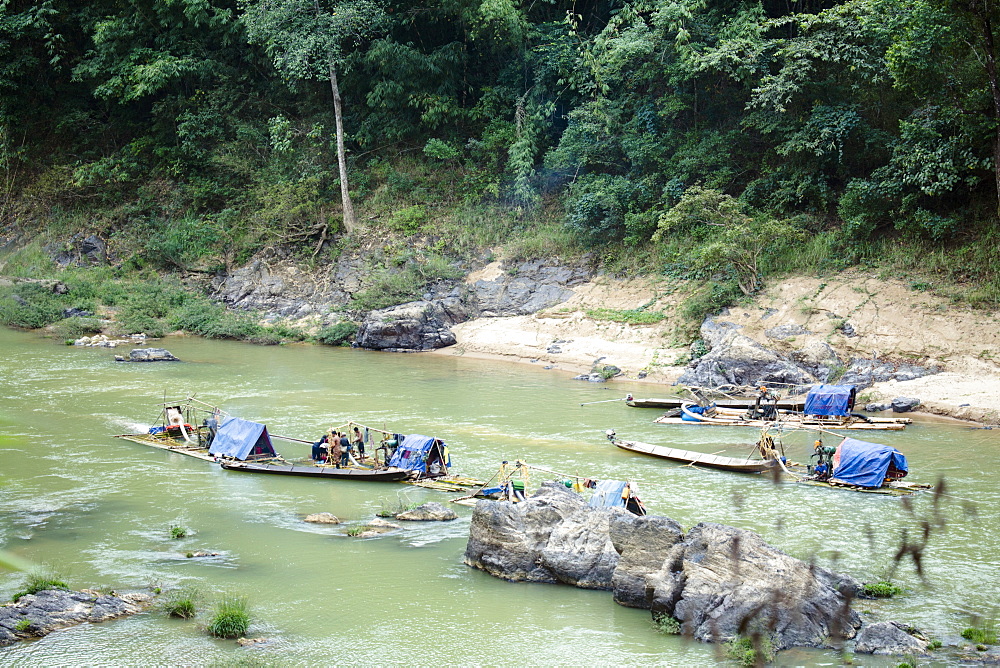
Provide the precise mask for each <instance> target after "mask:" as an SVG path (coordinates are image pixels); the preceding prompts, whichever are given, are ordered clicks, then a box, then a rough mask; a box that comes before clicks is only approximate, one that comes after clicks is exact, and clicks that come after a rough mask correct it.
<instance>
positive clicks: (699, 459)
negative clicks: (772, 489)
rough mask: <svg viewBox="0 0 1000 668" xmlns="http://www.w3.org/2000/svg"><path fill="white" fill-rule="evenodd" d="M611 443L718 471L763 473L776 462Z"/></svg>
mask: <svg viewBox="0 0 1000 668" xmlns="http://www.w3.org/2000/svg"><path fill="white" fill-rule="evenodd" d="M613 443H614V444H615V445H616V446H618V447H619V448H621V449H622V450H628V451H629V452H635V453H638V454H641V455H650V456H652V457H658V458H660V459H668V460H670V461H672V462H682V463H684V464H690V465H692V466H704V467H705V468H710V469H718V470H720V471H733V472H736V473H764V472H766V471H770V470H772V469H773V468H774V467H775V464H776V463H775V462H774V461H762V460H754V459H750V460H747V459H741V458H738V457H719V456H718V455H710V454H705V453H702V452H693V451H691V450H678V449H677V448H667V447H664V446H662V445H651V444H649V443H640V442H638V441H613Z"/></svg>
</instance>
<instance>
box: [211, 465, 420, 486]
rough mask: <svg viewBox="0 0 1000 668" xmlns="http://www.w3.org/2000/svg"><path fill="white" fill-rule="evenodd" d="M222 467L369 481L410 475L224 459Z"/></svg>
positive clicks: (405, 472)
mask: <svg viewBox="0 0 1000 668" xmlns="http://www.w3.org/2000/svg"><path fill="white" fill-rule="evenodd" d="M220 464H221V465H222V468H224V469H226V470H227V471H244V472H246V473H270V474H273V475H294V476H303V477H307V478H325V479H327V480H367V481H369V482H399V481H400V480H406V478H407V477H409V471H404V470H402V469H396V468H390V469H381V470H378V469H363V468H341V469H338V468H337V467H335V466H315V465H309V464H305V465H295V464H291V465H273V464H252V463H250V462H236V461H222V462H220Z"/></svg>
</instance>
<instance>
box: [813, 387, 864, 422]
mask: <svg viewBox="0 0 1000 668" xmlns="http://www.w3.org/2000/svg"><path fill="white" fill-rule="evenodd" d="M854 393H855V389H854V386H853V385H816V386H815V387H813V388H812V389H811V390H809V394H807V395H806V405H805V409H804V410H803V411H802V412H803V413H805V414H806V415H839V416H847V415H850V414H851V411H852V410H854Z"/></svg>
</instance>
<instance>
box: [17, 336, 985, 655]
mask: <svg viewBox="0 0 1000 668" xmlns="http://www.w3.org/2000/svg"><path fill="white" fill-rule="evenodd" d="M163 344H164V345H165V347H167V348H168V349H170V350H171V351H172V352H173V353H174V354H176V355H177V356H178V357H180V358H181V359H183V360H184V362H183V363H173V364H171V363H159V364H118V363H115V362H113V361H112V360H113V354H114V351H111V350H105V349H81V348H70V347H65V346H61V345H57V344H56V343H54V342H52V341H49V340H45V339H40V338H38V337H37V336H35V335H32V334H26V333H20V332H13V331H9V330H0V359H2V365H0V387H2V389H3V391H2V393H0V430H2V431H0V457H2V460H0V461H2V466H0V518H2V522H0V547H2V548H3V549H6V550H9V551H11V552H13V553H14V554H16V555H18V556H21V557H24V558H26V559H29V560H32V561H34V562H36V563H44V564H48V565H50V566H51V567H53V568H55V569H57V570H58V571H59V572H60V573H62V574H63V575H64V577H65V579H66V580H67V581H68V582H69V584H71V585H72V586H74V587H76V588H82V587H94V586H96V587H108V588H112V587H118V588H127V587H143V586H150V585H154V586H161V587H165V588H172V587H179V586H185V585H195V586H197V587H199V588H200V589H201V591H203V592H204V593H205V595H206V598H207V599H209V600H211V599H212V598H213V597H214V596H217V595H218V594H220V593H223V592H236V593H241V594H245V595H247V596H248V597H249V598H250V601H251V604H252V606H253V611H254V623H253V627H252V629H251V633H252V635H254V636H265V637H268V638H272V639H273V642H272V643H271V644H270V645H268V646H266V647H264V648H260V649H255V650H247V649H241V648H238V647H237V646H236V645H235V643H234V642H233V641H226V640H216V639H212V638H209V637H208V636H207V635H206V634H205V633H204V631H203V625H204V623H205V619H206V615H202V616H201V617H200V618H199V619H198V620H195V621H194V622H186V621H177V620H170V619H166V618H164V617H163V616H162V615H161V614H157V613H155V612H151V613H149V614H143V615H138V616H136V617H133V618H130V619H127V620H122V621H117V622H111V623H106V624H98V625H82V626H78V627H75V628H72V629H67V630H64V631H60V632H57V633H54V634H52V635H50V636H48V637H46V638H44V639H42V640H39V641H36V642H32V643H22V644H20V645H17V646H13V647H9V648H5V649H0V663H4V664H13V665H40V664H44V665H51V664H91V663H93V664H113V665H123V664H130V665H135V664H187V665H190V664H209V663H215V662H231V661H235V660H240V659H242V658H246V657H247V656H248V655H250V656H253V657H257V658H260V659H265V660H268V661H274V662H276V663H281V664H292V665H294V664H322V663H337V662H339V663H348V662H350V663H379V664H385V663H431V662H435V663H439V662H444V663H458V664H472V663H475V664H491V665H492V664H500V663H514V662H518V663H527V664H553V663H560V664H564V663H577V662H581V661H583V662H587V663H592V664H594V663H596V664H639V663H643V664H646V663H654V664H664V665H674V666H676V665H712V664H714V663H716V662H717V661H718V658H719V657H718V655H717V654H716V653H715V650H714V649H713V648H712V647H709V646H706V645H702V644H698V643H692V642H688V641H686V640H684V639H682V638H677V637H666V636H662V635H659V634H657V633H655V632H654V631H653V629H652V627H651V623H650V617H649V613H648V612H644V611H639V610H631V609H626V608H623V607H620V606H618V605H615V604H614V603H613V602H612V600H611V596H610V594H609V593H607V592H594V591H584V590H578V589H574V588H571V587H563V586H553V585H530V584H512V583H508V582H503V581H500V580H497V579H495V578H492V577H490V576H488V575H485V574H483V573H480V572H477V571H474V570H471V569H469V568H467V567H466V566H464V565H463V564H462V553H463V551H464V548H465V543H466V539H467V535H468V523H469V517H470V515H471V512H472V511H471V509H470V508H465V507H462V506H454V507H455V509H456V511H457V512H458V513H459V515H460V519H459V520H458V521H456V522H451V523H432V524H428V525H423V524H421V525H417V526H410V525H407V526H406V527H405V529H403V530H401V531H398V532H394V533H390V534H386V535H384V536H382V537H379V538H377V539H369V540H356V539H351V538H348V537H346V536H345V535H344V534H345V530H346V527H344V526H340V527H329V526H320V525H312V524H307V523H305V522H303V521H302V518H303V517H304V516H305V515H306V514H309V513H314V512H324V511H326V512H332V513H334V514H335V515H337V516H338V517H340V518H342V519H343V520H345V521H346V522H347V523H348V526H350V524H352V523H353V524H359V523H364V522H365V521H366V520H368V519H370V518H372V517H373V516H374V514H375V513H376V512H377V511H378V510H380V509H381V508H383V507H389V506H396V505H397V504H399V503H400V502H406V503H410V502H423V501H430V500H435V501H442V502H444V501H447V499H449V498H451V497H453V496H455V495H454V494H448V493H443V492H436V491H431V490H424V489H419V488H414V487H411V486H406V485H400V484H392V483H356V482H339V483H338V482H330V481H316V480H309V479H295V478H284V477H278V476H274V477H271V476H265V477H260V476H253V475H249V474H240V473H235V472H227V471H223V470H221V469H219V468H218V467H217V466H214V465H211V464H209V463H207V462H204V461H200V460H197V459H193V458H190V457H185V456H182V455H179V454H176V453H169V452H163V451H159V450H155V449H153V448H149V447H145V446H142V445H139V444H135V443H130V442H127V441H122V440H119V439H115V438H112V437H111V436H112V435H113V434H118V433H125V432H130V431H135V430H139V429H144V428H145V427H147V426H148V425H150V424H152V423H154V421H155V420H156V418H157V415H158V412H159V406H158V404H159V403H161V402H162V401H163V398H164V396H166V397H167V398H168V399H176V398H179V397H181V398H182V397H184V396H187V395H189V394H190V395H195V396H197V397H198V398H200V399H202V400H204V401H206V402H209V403H212V404H218V405H220V406H221V407H222V408H223V409H224V410H226V411H228V412H229V413H232V414H234V415H239V416H241V417H244V418H248V419H253V420H258V421H262V422H265V423H266V424H267V425H268V428H269V430H270V432H271V433H273V434H280V435H286V436H292V437H296V438H303V439H312V438H315V437H316V436H318V435H319V434H320V433H321V432H322V431H323V430H325V429H326V428H329V427H330V426H333V425H339V424H343V423H344V422H346V421H347V420H349V419H354V420H356V421H358V422H361V423H363V424H368V425H370V426H373V427H379V428H382V427H384V428H386V429H388V430H390V431H398V432H402V433H423V434H429V435H435V436H439V437H441V438H444V439H445V440H446V441H447V442H448V443H449V445H450V446H451V451H452V457H453V461H454V462H455V465H456V466H455V470H456V471H457V472H458V473H461V474H465V475H471V476H476V477H480V478H483V477H489V476H490V475H492V474H493V473H494V472H495V471H496V469H497V467H498V466H499V463H500V462H501V461H502V460H505V459H506V460H513V459H518V458H521V459H526V460H527V461H528V462H529V463H532V464H535V465H537V466H541V467H545V468H548V469H551V470H554V471H557V472H559V473H564V474H579V475H587V476H592V477H597V478H617V479H623V478H630V479H633V480H635V481H637V482H638V483H639V486H640V489H641V491H642V493H643V498H644V499H645V501H646V504H647V506H648V508H649V509H650V512H652V513H657V514H664V515H669V516H670V517H673V518H675V519H676V520H677V521H679V522H680V523H681V524H683V525H685V526H688V527H690V526H693V525H694V524H696V523H698V522H701V521H713V522H723V523H728V524H733V525H735V526H739V527H744V528H748V529H752V530H754V531H758V532H760V533H761V534H762V535H763V536H764V537H765V539H767V540H768V541H770V542H771V543H773V544H774V545H776V546H778V547H780V548H781V549H782V550H784V551H786V552H788V553H790V554H793V555H795V556H797V557H800V558H803V559H814V560H816V561H818V562H819V563H821V564H823V565H826V566H830V567H833V568H835V569H838V570H842V571H844V572H847V573H850V574H852V575H854V576H855V577H858V578H859V579H862V580H872V579H874V578H876V577H877V576H878V575H880V574H882V573H883V572H884V571H885V570H886V569H888V568H889V567H890V566H891V565H892V563H893V562H892V555H893V554H894V553H895V551H896V549H897V548H898V546H899V544H900V540H901V535H902V534H903V532H907V533H908V535H909V536H910V539H911V540H912V539H914V538H917V537H919V532H920V526H921V522H922V521H923V520H925V519H929V520H932V521H933V522H934V523H935V524H936V525H937V524H942V525H943V527H942V528H940V529H938V528H935V531H934V532H933V534H932V536H931V539H930V541H929V543H928V545H927V547H926V550H925V552H924V559H923V574H922V576H921V575H918V574H917V572H916V571H915V569H914V567H913V565H912V562H910V561H906V562H904V564H903V566H902V567H900V568H899V569H898V571H897V573H896V576H895V578H896V580H897V581H898V582H900V583H901V584H903V585H904V586H905V587H907V589H908V590H909V593H908V594H907V595H906V596H903V597H899V598H897V599H894V600H892V601H888V602H884V603H883V602H879V603H870V602H863V603H862V604H861V606H860V608H861V609H862V610H865V611H869V612H871V613H872V614H873V615H875V616H877V617H878V618H881V619H885V618H891V619H898V620H903V621H907V622H910V623H913V624H915V625H917V626H918V627H921V628H923V629H925V630H927V631H929V632H931V633H932V634H934V635H938V636H942V637H945V638H947V637H948V635H949V634H950V635H954V634H955V633H956V632H957V631H958V630H960V629H961V628H963V627H964V626H965V625H966V622H967V615H968V613H969V612H970V611H972V612H982V611H990V610H991V609H992V606H994V605H995V601H996V599H997V585H996V584H995V583H996V582H997V580H998V578H1000V562H998V557H997V554H998V553H1000V532H998V528H1000V511H998V509H1000V503H998V500H1000V499H998V497H1000V492H998V490H997V486H996V483H995V480H994V478H993V473H992V471H993V469H994V457H995V453H996V451H997V445H998V441H1000V438H998V436H1000V433H998V432H993V431H985V430H973V429H970V428H969V427H968V426H966V425H963V424H960V423H953V422H946V421H940V420H930V419H927V420H922V421H918V422H917V423H916V424H914V425H913V426H911V427H910V428H908V429H907V430H906V431H905V432H902V433H889V432H883V433H868V434H865V435H862V436H861V438H866V439H868V440H877V441H879V442H883V443H886V444H889V445H893V446H895V447H898V448H900V449H901V450H903V451H904V453H905V454H906V455H907V457H908V459H909V462H910V467H911V472H912V473H911V478H912V479H915V480H919V481H926V482H934V481H935V480H936V479H937V478H938V477H939V476H945V478H946V480H947V490H948V495H947V496H945V497H942V502H941V504H940V507H939V510H938V515H934V507H933V503H932V501H933V497H932V496H931V495H930V494H922V495H919V496H917V497H916V498H915V499H914V501H913V503H912V504H905V503H903V502H901V500H900V499H898V498H891V497H880V496H874V495H867V494H857V493H850V492H843V491H834V490H827V489H818V488H812V487H805V486H796V485H781V486H777V487H776V486H774V485H772V484H770V483H769V482H768V481H767V480H765V479H762V478H761V477H759V476H740V475H735V474H727V473H721V472H712V471H705V470H701V469H696V468H692V467H684V466H678V465H675V464H671V463H669V462H663V461H659V460H655V459H652V458H647V457H643V456H639V455H635V454H632V453H627V452H624V451H620V450H618V449H616V448H614V447H613V446H611V445H609V444H608V443H607V441H606V440H605V438H604V431H605V429H607V428H609V427H610V428H615V429H616V430H617V431H618V433H619V434H620V435H621V436H623V437H626V438H634V439H636V440H645V441H650V442H654V443H661V444H665V445H672V446H674V447H680V448H686V449H692V450H701V451H703V452H716V451H724V454H730V455H738V454H739V453H746V452H747V451H748V447H749V444H750V443H752V442H753V440H755V437H756V434H755V432H754V431H753V430H742V429H731V428H706V427H697V426H693V425H692V426H687V425H680V426H659V425H654V424H652V419H653V418H654V417H655V416H656V415H657V413H656V411H649V410H644V409H632V408H628V407H626V406H625V405H624V404H623V402H621V401H609V402H607V403H595V404H589V405H585V406H581V403H584V402H594V401H601V400H605V399H618V398H621V397H624V395H625V394H626V393H627V392H632V393H634V394H635V395H636V396H650V395H655V394H663V393H665V392H666V391H667V390H666V389H665V388H657V387H655V386H647V385H638V384H634V383H621V382H614V383H609V384H607V385H595V384H590V383H583V382H579V381H572V380H570V377H569V375H568V374H565V373H562V372H560V371H557V370H544V369H542V368H540V367H536V366H534V365H512V364H506V363H501V362H490V361H482V360H471V359H463V358H461V357H441V356H425V355H417V354H387V353H374V352H364V351H357V350H350V349H341V348H328V347H313V346H303V345H296V346H281V347H258V346H250V345H247V344H240V343H227V342H214V341H204V340H200V339H196V338H181V339H169V340H166V341H165V342H163ZM119 352H120V351H119ZM811 442H812V436H809V435H805V434H796V435H792V436H789V437H787V438H786V445H787V447H788V448H789V455H790V456H791V457H792V458H793V459H799V460H802V459H804V458H805V457H806V456H807V448H808V446H809V444H810V443H811ZM832 442H833V441H832V439H831V443H832ZM275 443H276V447H277V448H278V449H279V451H281V452H282V453H283V454H285V455H286V456H288V457H301V456H305V455H306V454H307V451H308V447H309V446H307V445H304V444H297V443H288V442H282V441H276V442H275ZM541 477H545V476H540V477H539V479H541ZM938 520H940V522H939V521H938ZM171 525H183V526H185V527H188V528H190V529H191V530H192V531H193V533H192V535H190V536H189V537H187V538H184V539H181V540H172V539H171V538H170V536H169V528H170V526H171ZM197 550H207V551H213V552H219V553H220V555H219V556H217V557H211V558H204V559H201V558H196V559H189V558H187V557H186V556H185V553H186V552H189V551H197ZM21 580H22V576H21V575H20V574H16V573H0V598H7V597H9V595H10V594H11V593H13V592H14V591H16V589H17V587H18V585H19V584H20V582H21ZM782 657H783V658H780V659H779V661H780V662H783V663H787V664H789V665H792V664H814V665H822V664H829V663H831V662H833V663H836V662H838V661H839V656H838V655H837V654H836V653H833V652H819V651H798V650H797V651H795V652H791V653H785V654H783V655H782ZM897 662H898V661H896V660H880V659H874V660H872V659H870V658H868V657H866V660H865V664H866V665H886V666H894V665H896V663H897Z"/></svg>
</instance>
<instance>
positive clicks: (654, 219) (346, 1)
mask: <svg viewBox="0 0 1000 668" xmlns="http://www.w3.org/2000/svg"><path fill="white" fill-rule="evenodd" d="M998 23H1000V8H998V7H997V6H995V5H994V4H992V3H987V2H982V0H914V1H912V2H899V1H898V0H849V1H847V2H836V1H834V0H764V1H761V2H736V1H732V0H635V1H631V2H629V1H624V0H577V1H575V2H569V1H565V0H530V1H528V0H525V1H520V0H414V1H412V2H404V1H400V0H384V1H381V2H380V1H377V0H342V1H335V0H240V1H237V0H90V1H88V2H77V1H72V0H0V53H2V56H0V100H2V103H0V104H2V117H0V123H2V125H0V164H2V168H3V191H2V196H0V215H2V218H3V224H4V228H5V229H6V230H7V235H6V236H8V238H11V237H13V236H16V235H17V234H20V235H22V236H21V237H20V238H21V240H22V242H23V239H24V236H23V235H24V234H29V235H40V236H39V237H38V238H39V239H41V240H45V241H52V240H54V239H64V238H67V237H69V236H71V235H72V234H73V233H76V232H85V233H87V234H91V233H96V234H98V235H100V236H101V237H102V238H104V239H106V240H108V241H109V242H110V243H111V244H112V246H114V247H115V248H117V249H119V250H124V251H127V252H124V253H122V256H124V257H129V258H130V260H129V263H130V264H128V266H126V267H125V268H126V269H130V268H131V269H135V270H142V269H151V268H152V269H157V270H180V271H195V270H201V271H210V270H214V269H218V268H220V267H232V266H234V265H238V264H240V263H241V262H244V261H246V260H247V259H248V258H249V257H251V256H252V254H253V253H254V252H255V251H257V250H259V249H260V248H261V247H263V246H267V245H275V244H286V245H290V246H291V247H293V248H295V249H297V251H296V252H298V253H299V254H300V255H301V257H302V260H303V261H304V262H313V263H316V262H324V261H329V260H330V258H335V257H336V253H337V252H339V251H338V249H342V248H343V247H344V244H347V243H359V240H363V239H365V238H366V236H367V237H368V238H370V239H376V240H379V241H383V240H385V239H388V238H391V237H393V236H397V237H402V236H407V235H409V236H418V235H419V236H420V238H422V239H424V240H425V242H426V243H425V244H424V245H425V247H426V249H427V253H426V254H425V255H424V256H422V259H421V261H422V262H423V263H424V264H425V265H426V264H428V263H429V264H431V265H433V264H434V262H435V261H438V260H440V261H441V262H442V263H443V264H442V266H444V264H447V262H448V261H449V260H451V259H454V258H455V257H459V256H461V255H463V254H466V255H467V254H470V253H472V252H478V251H481V250H483V249H485V248H489V247H494V248H495V247H506V248H507V249H508V250H507V252H509V253H511V254H513V255H521V256H529V255H532V254H553V253H579V252H581V251H584V250H593V251H596V257H598V258H601V261H603V262H605V263H606V264H607V265H608V266H610V267H612V268H615V269H617V270H644V271H654V272H669V273H672V274H673V275H676V276H679V277H706V276H713V277H714V278H715V279H716V280H715V286H714V288H713V291H712V292H711V294H709V295H707V296H706V300H707V302H708V303H709V304H710V305H711V304H720V303H723V302H725V301H726V300H729V299H733V298H735V297H737V296H739V295H741V294H750V293H752V292H754V291H755V290H756V289H757V288H758V285H759V281H760V279H761V278H762V277H763V276H766V275H767V274H768V273H769V272H776V271H786V270H808V271H823V270H828V269H839V268H843V267H845V266H849V265H852V264H857V263H878V264H881V265H882V266H896V267H908V268H911V269H912V268H913V267H918V268H920V269H921V270H922V271H923V272H926V273H927V274H929V275H938V276H941V280H942V281H949V282H951V283H955V282H963V281H965V282H968V285H966V286H965V287H963V288H962V289H961V290H956V291H955V294H960V295H961V297H962V298H963V299H966V300H968V301H970V302H972V303H977V304H994V303H995V302H996V301H997V300H998V297H1000V288H998V286H1000V280H998V279H997V278H996V277H995V275H994V269H993V268H994V267H995V266H996V262H995V260H996V258H995V255H996V250H995V249H996V247H997V243H996V240H997V235H996V233H995V227H996V222H997V210H998V199H1000V195H998V183H1000V160H998V159H997V155H998V154H1000V141H998V132H1000V126H998V117H1000V113H998V111H1000V88H998V82H997V77H998V75H997V69H996V46H995V33H994V30H995V28H994V26H995V25H997V24H998ZM338 94H339V95H338ZM338 101H339V102H340V104H339V105H338V104H337V102H338ZM338 107H339V109H338ZM338 110H342V114H338V113H337V112H338ZM341 116H342V123H341V122H340V121H341V118H340V117H341ZM338 124H339V125H341V127H342V133H340V134H341V136H342V140H341V141H340V142H338ZM338 144H340V145H342V147H343V150H342V151H339V150H338V148H339V147H338ZM338 153H341V154H342V155H343V158H344V159H343V164H342V165H340V164H338ZM342 175H346V178H344V177H343V176H342ZM344 184H346V185H347V186H348V187H346V188H344V189H343V192H342V189H341V186H342V185H344ZM352 205H353V209H354V215H353V216H352V215H350V212H349V207H350V206H352ZM345 213H346V214H347V215H345ZM342 233H343V234H342ZM351 240H353V241H351ZM39 243H41V242H39ZM435 258H437V259H435ZM411 259H412V258H411ZM404 261H408V260H405V259H404ZM22 264H24V263H23V262H22ZM21 271H26V270H24V269H23V268H22V269H21ZM442 271H445V270H444V269H442Z"/></svg>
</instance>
